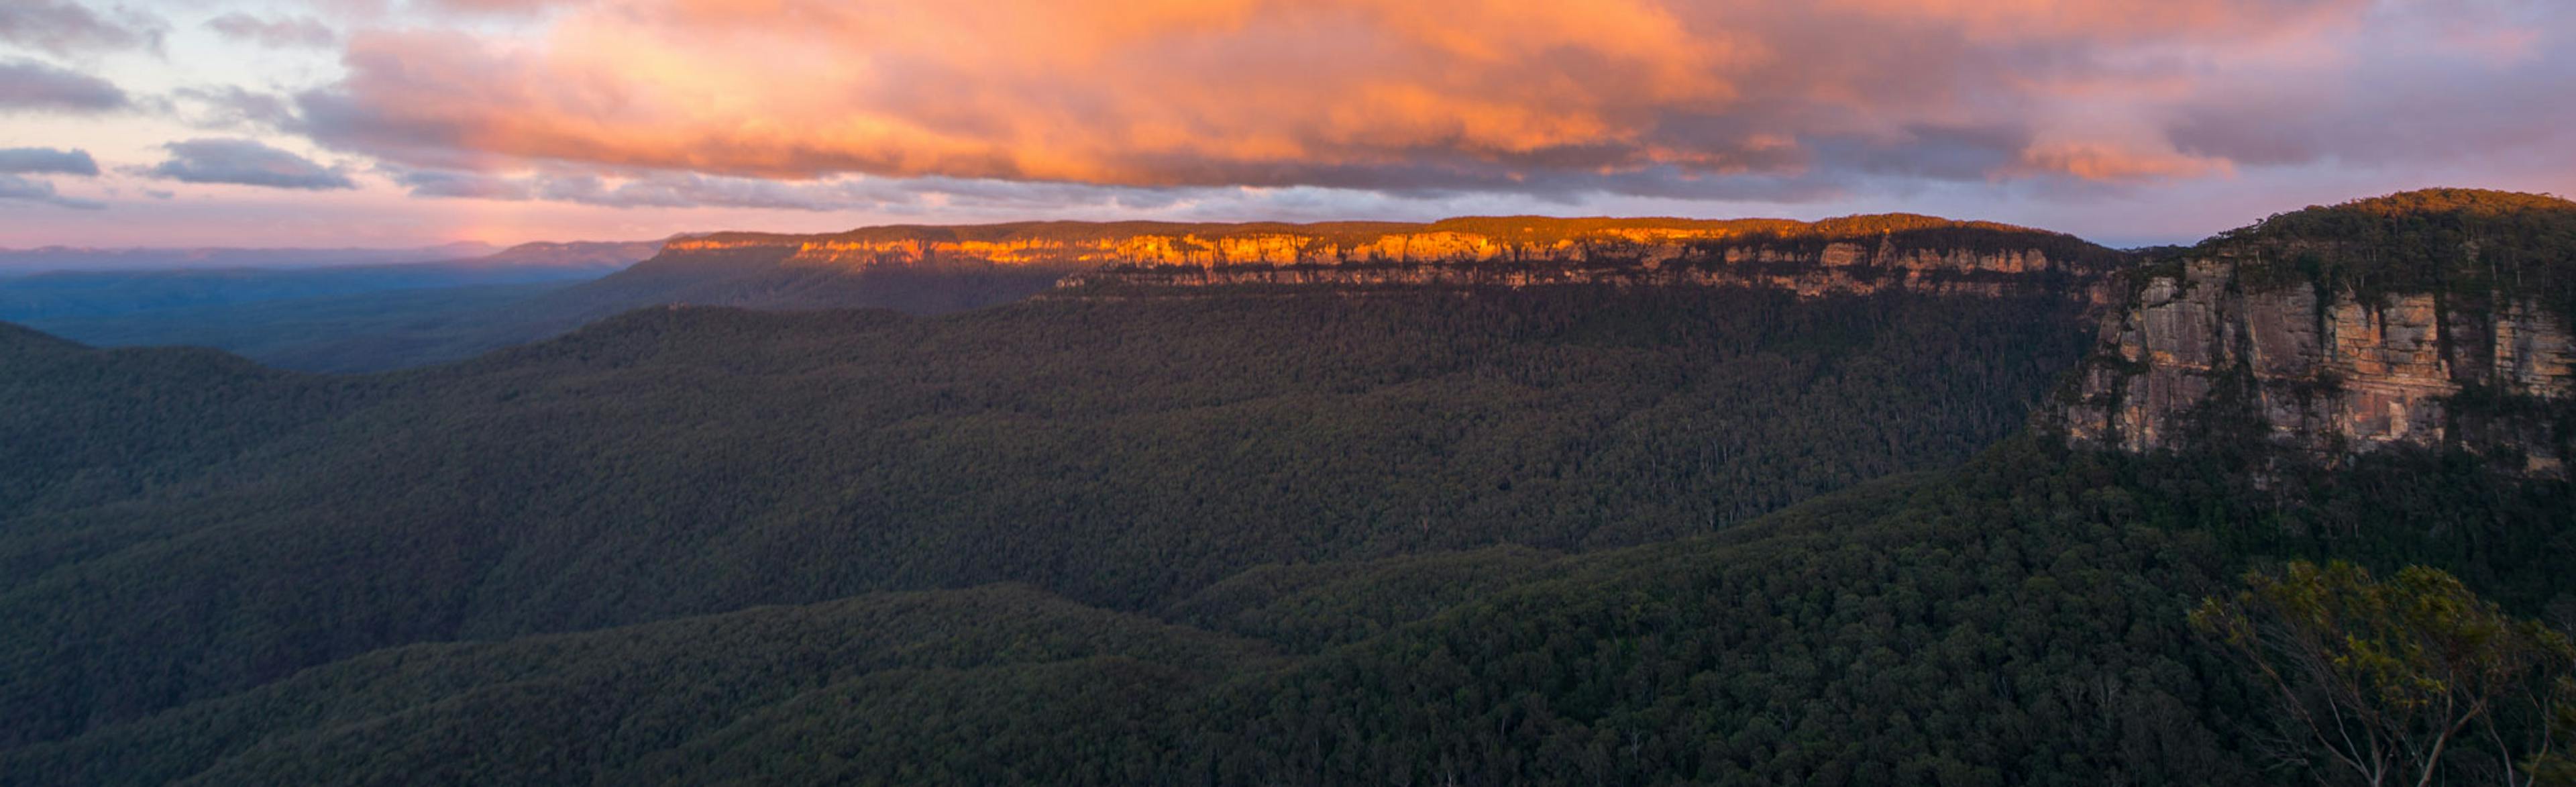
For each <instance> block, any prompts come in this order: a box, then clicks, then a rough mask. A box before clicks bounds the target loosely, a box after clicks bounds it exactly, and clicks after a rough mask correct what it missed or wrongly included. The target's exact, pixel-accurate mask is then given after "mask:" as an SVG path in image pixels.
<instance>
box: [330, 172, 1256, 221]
mask: <svg viewBox="0 0 2576 787" xmlns="http://www.w3.org/2000/svg"><path fill="white" fill-rule="evenodd" d="M378 172H380V173H381V174H383V175H385V176H386V177H387V178H390V179H392V180H393V181H394V183H396V184H397V185H401V186H403V187H404V188H406V189H408V190H409V191H410V194H411V196H414V197H433V198H459V199H487V200H504V201H525V200H546V201H553V202H571V203H579V204H584V205H597V206H601V207H611V208H700V207H721V208H755V209H769V210H804V211H837V210H857V209H868V210H891V211H898V212H901V211H906V210H912V209H921V208H927V207H931V206H940V207H962V208H978V209H990V208H1013V207H1016V208H1034V209H1047V208H1065V207H1072V206H1081V205H1102V206H1124V207H1131V208H1154V207H1162V206H1165V205H1169V204H1172V203H1174V202H1176V201H1177V200H1179V199H1181V196H1179V195H1182V194H1185V193H1190V194H1202V193H1205V192H1210V191H1215V190H1214V189H1151V188H1128V187H1114V186H1091V185H1084V184H1069V183H1023V182H1012V181H995V180H963V179H956V178H942V177H926V178H902V179H887V178H870V177H865V176H842V177H832V178H820V179H813V180H801V181H782V180H769V179H763V178H747V177H733V176H722V175H702V174H698V173H693V172H677V171H627V172H578V171H561V172H542V173H531V174H523V175H500V174H492V173H481V172H460V171H452V170H435V169H412V168H407V167H401V166H390V165H389V166H383V167H379V168H378Z"/></svg>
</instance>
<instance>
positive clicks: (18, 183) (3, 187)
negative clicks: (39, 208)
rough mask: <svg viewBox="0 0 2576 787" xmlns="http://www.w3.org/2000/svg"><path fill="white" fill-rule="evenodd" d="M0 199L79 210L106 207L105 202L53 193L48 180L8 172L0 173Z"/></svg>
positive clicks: (52, 187) (51, 185)
mask: <svg viewBox="0 0 2576 787" xmlns="http://www.w3.org/2000/svg"><path fill="white" fill-rule="evenodd" d="M0 200H12V201H18V202H37V203H43V204H46V205H54V206H57V207H64V208H75V209H79V210H98V209H100V208H105V207H107V204H106V203H102V202H97V201H94V200H85V199H73V198H70V197H64V196H61V195H58V194H55V193H54V184H52V183H50V182H47V181H43V180H38V179H35V178H26V177H19V176H17V175H9V174H0Z"/></svg>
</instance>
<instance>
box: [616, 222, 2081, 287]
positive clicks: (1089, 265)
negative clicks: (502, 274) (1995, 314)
mask: <svg viewBox="0 0 2576 787" xmlns="http://www.w3.org/2000/svg"><path fill="white" fill-rule="evenodd" d="M664 254H665V256H666V257H672V258H675V259H674V260H671V261H667V263H666V264H678V263H679V259H677V258H688V257H705V256H728V257H732V258H735V259H740V258H741V256H742V255H754V256H757V257H760V258H762V259H765V260H769V261H772V262H774V264H776V265H778V266H781V267H785V268H799V269H826V270H858V269H868V268H881V267H889V266H895V267H914V268H954V267H967V268H976V267H1008V268H1039V269H1051V270H1060V271H1062V272H1063V273H1064V274H1065V278H1064V279H1063V282H1062V284H1063V291H1061V292H1059V293H1058V294H1059V295H1080V294H1083V293H1094V292H1099V291H1103V290H1111V289H1117V290H1128V291H1132V290H1135V289H1138V288H1155V289H1162V288H1194V287H1207V286H1224V285H1256V286H1300V287H1382V286H1500V287H1528V286H1544V285H1566V284H1622V285H1662V286H1758V287H1773V288H1780V289H1787V290H1793V291H1797V292H1800V293H1805V294H1811V295H1812V294H1824V293H1869V292H1876V291H1880V290H1884V289H1890V288H1896V289H1904V290H1909V291H1921V292H1941V293H1956V294H1984V295H1996V294H2003V293H2006V292H2018V291H2029V290H2035V289H2038V288H2047V289H2051V290H2054V289H2058V288H2064V287H2067V286H2070V284H2072V285H2077V286H2080V285H2081V284H2082V283H2084V282H2089V281H2092V280H2095V279H2098V278H2099V277H2101V276H2102V275H2104V274H2106V273H2108V272H2109V271H2110V270H2111V269H2112V267H2114V266H2115V265H2116V261H2117V259H2118V255H2116V254H2114V253H2112V252H2109V251H2107V250H2104V249H2101V248H2100V247H2096V246H2093V245H2091V244H2088V243H2085V242H2083V241H2081V240H2077V239H2075V238H2072V237H2069V236H2065V235H2059V234H2055V233H2046V232H2039V231H2035V230H2028V229H2023V228H2018V227H2009V226H2005V225H1998V224H1984V223H1970V222H1953V221H1947V220H1942V219H1933V218H1928V217H1921V216H1906V215H1893V216H1867V217H1853V218H1848V219H1836V220H1831V221H1826V222H1818V223H1812V224H1811V223H1801V222H1790V221H1779V220H1764V219H1756V220H1740V221H1693V220H1684V219H1554V218H1540V217H1500V218H1464V219H1450V220H1447V221H1441V222H1436V223H1432V224H1396V223H1383V222H1349V223H1331V224H1305V225H1295V224H1166V223H1153V222H1125V223H1108V224H1089V223H1076V222H1045V223H1027V224H1001V225H983V226H969V227H876V228H868V229H862V230H856V231H852V232H848V233H840V234H835V235H816V236H792V235H753V234H724V235H714V236H708V237H703V238H691V239H680V240H674V241H672V242H671V243H670V244H669V245H668V246H667V247H666V248H665V251H664Z"/></svg>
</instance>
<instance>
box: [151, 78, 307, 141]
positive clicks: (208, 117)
mask: <svg viewBox="0 0 2576 787" xmlns="http://www.w3.org/2000/svg"><path fill="white" fill-rule="evenodd" d="M170 98H171V99H172V100H173V101H172V103H173V104H174V106H175V107H184V108H186V112H185V113H184V117H183V119H185V120H186V121H187V122H188V123H190V124H191V125H195V126H197V127H200V128H219V129H249V130H265V129H280V128H285V127H287V126H289V125H290V124H293V123H294V122H295V109H294V108H293V107H292V106H290V105H289V103H288V100H287V98H286V97H285V96H281V95H278V94H275V93H262V92H259V91H255V90H248V89H244V88H242V87H240V86H237V85H220V86H214V87H183V88H179V89H178V90H175V91H171V93H170Z"/></svg>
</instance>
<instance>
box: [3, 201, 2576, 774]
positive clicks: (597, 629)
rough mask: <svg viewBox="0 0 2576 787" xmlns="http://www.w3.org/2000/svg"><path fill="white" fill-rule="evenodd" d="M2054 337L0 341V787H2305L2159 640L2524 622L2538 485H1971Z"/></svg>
mask: <svg viewBox="0 0 2576 787" xmlns="http://www.w3.org/2000/svg"><path fill="white" fill-rule="evenodd" d="M1890 231H1894V230H1890ZM2070 295H2071V294H2070V293H2059V294H2058V295H2057V296H2056V297H2022V298H2008V299H2000V300H1987V299H1972V298H1960V297H1938V296H1926V295H1919V294H1911V295H1910V294H1904V293H1900V292H1887V293H1882V294H1879V295H1874V296H1868V297H1855V296H1843V297H1825V298H1810V299H1801V298H1798V297H1795V296H1793V295H1790V294H1788V293H1784V292H1774V291H1764V290H1756V289H1728V288H1693V289H1689V290H1671V289H1653V288H1606V287H1605V288H1589V287H1547V288H1532V289H1524V290H1499V289H1492V290H1489V289H1476V288H1439V289H1426V288H1410V289H1408V288H1402V287H1392V288H1377V289H1370V290H1365V291H1358V290H1315V289H1302V290H1301V289H1296V288H1257V289H1238V288H1225V287H1218V288H1212V289H1207V290H1199V291H1193V292H1189V293H1167V294H1165V297H1152V298H1128V299H1113V298H1098V299H1084V298H1057V299H1041V300H1038V301H1033V302H1027V303H1021V304H1016V305H1012V306H1008V307H1004V308H998V309H990V310H984V311H977V312H970V313H966V314H958V315H950V316H945V317H936V318H921V317H907V316H904V315H900V314H895V313H891V312H853V311H836V312H814V313H800V314H763V313H755V312H746V311H739V310H733V309H708V308H667V309H651V310H645V311H641V312H634V313H629V314H626V315H623V316H621V317H618V318H616V319H612V320H609V321H607V322H604V323H602V324H599V325H595V326H592V327H590V328H587V329H584V330H581V331H577V332H574V333H572V334H570V335H568V336H566V337H563V338H562V339H559V340H555V341H551V342H545V343H541V344H537V345H533V346H528V347H522V348H517V349H512V350H507V351H504V352H500V353H495V354H493V355H489V356H486V357H483V358H480V359H477V360H474V361H471V362H467V363H463V364H458V365H454V366H448V367H439V368H433V369H426V370H419V371H414V372H406V373H398V374H389V375H376V376H363V377H315V376H306V375H296V374H288V373H281V372H276V371H273V370H267V369H262V368H259V367H256V366H253V365H250V364H246V363H243V362H241V361H239V359H234V358H230V357H227V356H223V355H220V354H216V353H208V352H197V351H188V352H147V351H112V352H111V351H98V350H92V349H88V348H84V347H80V346H78V345H74V344H70V343H66V342H62V341H59V340H55V339H52V338H50V337H46V336H43V335H40V334H35V333H32V332H25V331H17V330H10V329H0V364H7V365H9V366H10V367H11V368H25V369H30V370H35V371H37V372H39V373H38V374H34V375H31V376H28V377H26V378H23V379H8V380H0V386H5V387H0V394H4V395H6V396H8V397H9V398H10V400H11V401H13V402H18V403H21V404H22V405H23V406H22V407H19V408H16V409H11V410H0V436H6V437H9V438H11V439H10V441H9V442H7V443H0V461H5V462H6V464H5V465H0V477H5V478H9V479H11V485H10V486H7V487H5V488H0V489H5V496H0V560H5V561H6V562H5V567H6V568H7V569H8V570H7V571H5V572H0V630H5V631H10V632H23V633H26V634H27V635H26V636H17V637H12V638H8V639H7V640H6V641H0V706H5V707H8V708H10V709H11V713H9V714H8V715H5V716H0V783H11V784H15V783H38V784H49V783H83V784H90V783H105V784H129V783H130V784H144V783H164V782H169V781H176V780H194V781H196V782H199V783H215V784H225V783H241V784H265V783H391V782H400V783H423V782H428V783H493V782H591V783H614V784H634V783H708V782H722V781H740V782H764V783H813V782H855V783H977V784H994V783H1048V784H1059V783H1102V784H1106V783H1115V784H1140V783H1163V784H1219V783H1228V784H1230V783H1244V782H1282V781H1285V782H1298V783H1403V784H1422V783H1560V782H1580V783H1596V784H1605V783H1672V782H1703V783H1719V784H1925V785H1961V784H1967V785H2022V784H2068V785H2073V784H2083V785H2095V784H2159V783H2194V784H2259V783H2284V784H2287V783H2315V782H2319V781H2323V782H2324V783H2340V782H2337V781H2336V779H2338V778H2341V777H2340V776H2339V775H2338V773H2337V772H2336V771H2334V770H2333V769H2332V767H2331V764H2330V763H2326V762H2324V761H2323V760H2320V759H2317V756H2319V755H2320V752H2318V751H2316V750H2314V749H2312V748H2301V747H2300V746H2298V745H2295V744H2296V743H2297V742H2296V741H2293V740H2290V739H2287V738H2284V737H2283V735H2284V731H2285V730H2289V729H2292V728H2291V727H2289V726H2287V725H2286V724H2285V722H2288V721H2291V720H2290V719H2288V718H2286V717H2285V715H2284V714H2285V713H2289V712H2290V710H2289V708H2292V707H2295V706H2287V707H2285V706H2284V705H2283V704H2282V703H2280V702H2279V701H2278V698H2277V697H2276V696H2275V695H2276V694H2277V693H2278V692H2276V691H2274V689H2275V688H2276V684H2272V683H2266V682H2265V681H2264V679H2263V678H2262V676H2260V675H2259V674H2257V673H2255V672H2254V671H2251V670H2249V669H2248V668H2247V666H2246V665H2245V664H2244V663H2243V662H2242V661H2240V660H2238V659H2236V658H2235V657H2234V656H2233V655H2232V654H2231V651H2230V650H2229V648H2228V647H2226V645H2225V643H2224V642H2221V641H2218V640H2219V639H2221V638H2215V637H2213V636H2212V635H2211V634H2209V633H2207V632H2204V631H2196V630H2195V629H2194V628H2193V627H2192V625H2191V623H2190V620H2191V618H2190V614H2189V613H2190V612H2191V610H2193V609H2194V608H2195V607H2200V606H2201V605H2202V604H2203V600H2204V599H2209V598H2226V597H2229V596H2230V594H2232V593H2234V592H2235V590H2236V589H2237V587H2238V580H2237V579H2236V578H2237V577H2240V576H2246V575H2248V570H2249V569H2251V570H2253V571H2254V572H2256V573H2254V574H2253V576H2258V577H2259V576H2265V575H2267V574H2265V573H2263V572H2270V571H2272V570H2273V569H2274V567H2276V566H2278V565H2279V564H2280V563H2282V562H2283V561H2292V560H2324V561H2331V560H2340V561H2348V562H2350V563H2352V564H2354V565H2357V566H2361V567H2366V568H2368V569H2369V570H2371V571H2373V572H2376V573H2378V574H2379V575H2381V576H2397V577H2410V578H2416V579H2421V578H2424V577H2432V576H2435V575H2433V574H2431V573H2430V571H2432V570H2434V569H2439V570H2441V571H2446V572H2448V573H2449V575H2453V576H2456V577H2458V579H2459V581H2460V584H2459V585H2458V586H2457V588H2456V589H2457V590H2458V591H2459V592H2451V590H2452V589H2453V588H2452V586H2449V585H2444V584H2442V582H2436V581H2422V582H2416V584H2418V585H2421V586H2424V587H2439V588H2441V589H2443V591H2444V592H2442V593H2438V594H2433V595H2432V596H2431V597H2437V598H2440V599H2446V600H2447V601H2445V602H2444V603H2448V604H2452V605H2453V606H2454V607H2456V608H2458V609H2462V610H2473V611H2476V612H2477V615H2476V616H2475V617H2477V619H2479V620H2488V621H2491V622H2498V621H2500V622H2499V623H2497V626H2504V627H2509V628H2512V629H2513V630H2516V631H2524V632H2534V631H2538V629H2537V628H2535V627H2531V626H2528V625H2526V624H2524V623H2522V622H2521V621H2525V620H2531V619H2537V620H2540V621H2542V622H2543V623H2545V624H2547V625H2551V626H2555V627H2557V628H2558V629H2560V630H2562V631H2563V630H2566V629H2568V628H2570V625H2571V624H2576V573H2571V572H2568V571H2565V570H2564V568H2565V567H2566V566H2568V565H2571V564H2576V517H2571V516H2570V514H2569V512H2571V511H2576V488H2572V487H2571V485H2570V484H2569V483H2568V482H2567V481H2565V480H2563V479H2560V478H2554V477H2548V476H2532V477H2515V476H2510V475H2500V474H2498V473H2496V472H2494V471H2493V468H2492V467H2490V465H2489V463H2486V462H2483V461H2480V460H2479V459H2477V458H2476V457H2473V456H2469V455H2467V454H2466V453H2464V452H2460V451H2457V450H2454V449H2452V448H2448V447H2444V446H2440V445H2435V446H2429V447H2428V446H2392V447H2389V448H2388V449H2387V450H2382V451H2375V452H2371V453H2368V454H2365V455H2360V456H2357V457H2352V458H2349V459H2347V460H2344V461H2341V462H2340V463H2339V464H2337V465H2335V466H2330V467H2329V466H2290V465H2283V464H2281V463H2279V462H2278V461H2277V457H2273V456H2270V455H2268V454H2266V453H2265V452H2262V451H2259V450H2256V449H2257V448H2258V447H2259V446H2258V444H2259V443H2260V441H2261V439H2262V438H2261V432H2260V430H2257V429H2252V428H2249V427H2248V424H2247V422H2246V421H2244V420H2243V413H2241V412H2234V411H2224V410H2209V411H2204V412H2200V413H2197V414H2196V415H2195V417H2194V418H2193V419H2191V420H2190V422H2189V425H2190V426H2191V428H2193V429H2198V430H2201V431H2198V432H2193V433H2190V434H2187V435H2185V437H2186V439H2181V440H2177V441H2175V442H2173V443H2171V444H2168V445H2167V446H2166V447H2164V448H2162V449H2159V450H2154V451H2145V452H2141V453H2135V454H2123V453H2117V452H2103V451H2095V450H2090V449H2078V448H2071V447H2069V445H2068V444H2066V443H2064V442H2061V441H2058V440H2056V439H2054V438H2053V437H2052V436H2051V435H2047V434H2044V433H2039V432H2031V431H2022V432H2021V433H2020V434H2019V435H2018V436H2012V437H2006V436H2007V435H2010V434H2013V433H2015V432H2016V431H2017V430H2018V429H2019V427H2020V426H2021V424H2023V423H2024V419H2025V417H2026V416H2027V415H2028V413H2029V410H2030V407H2031V404H2032V403H2033V402H2036V401H2040V400H2042V399H2043V397H2044V396H2045V395H2046V394H2047V393H2048V392H2049V391H2050V390H2051V389H2052V388H2053V387H2055V386H2056V385H2057V381H2058V379H2059V377H2060V374H2059V373H2060V372H2061V371H2062V370H2064V369H2065V368H2067V366H2068V365H2069V364H2070V363H2071V362H2072V360H2073V358H2074V356H2075V354H2076V352H2077V351H2078V349H2079V347H2080V346H2081V344H2082V343H2083V342H2082V338H2081V336H2080V330H2079V326H2078V323H2079V322H2081V321H2080V320H2079V319H2078V316H2079V314H2080V312H2081V310H2082V307H2083V299H2081V298H2078V297H2069V296H2070ZM2528 404H2530V405H2531V406H2536V407H2550V408H2559V409H2561V410H2564V409H2565V408H2566V407H2567V402H2566V400H2564V399H2554V400H2551V399H2541V400H2536V401H2534V402H2530V403H2528ZM92 430H95V431H96V432H97V434H99V435H102V436H103V437H100V438H90V437H87V436H85V435H86V434H87V433H88V432H89V431H92ZM129 432H130V433H129ZM1998 439H2000V440H2001V442H2000V443H1997V442H1995V441H1997V440H1998ZM1981 448H1982V450H1981ZM1873 479H1874V480H1873ZM2289 573H2291V574H2292V575H2296V574H2297V569H2292V570H2291V571H2290V572H2289ZM2409 581H2415V580H2409ZM2443 581H2447V580H2443ZM2258 587H2259V586H2258ZM2470 591H2474V593H2475V594H2476V595H2475V596H2471V595H2469V592H2470ZM2480 598H2483V599H2489V600H2493V601H2494V602H2496V603H2497V604H2498V605H2499V606H2497V607H2494V608H2489V607H2486V606H2485V603H2486V602H2485V601H2481V600H2478V599H2480ZM2432 612H2436V613H2438V612H2440V610H2432ZM2408 614H2415V613H2414V612H2409V613H2408ZM2419 617H2420V616H2419ZM2462 619H2467V618H2462ZM2434 622H2437V623H2438V622H2441V621H2439V620H2436V621H2434ZM2481 625H2484V624H2481ZM2383 628H2385V627H2383ZM2431 628H2433V629H2439V628H2440V627H2438V626H2436V627H2431ZM2489 628H2495V626H2490V627H2489ZM2321 631H2323V634H2321V635H2320V640H2319V641H2324V640H2323V639H2322V637H2323V636H2330V635H2331V634H2333V633H2334V632H2333V631H2332V630H2321ZM2379 633H2381V634H2388V633H2389V632H2385V631H2383V632H2379ZM2404 634H2405V632H2396V633H2395V634H2391V635H2389V636H2379V637H2377V638H2376V639H2372V640H2370V641H2374V642H2376V641H2406V640H2405V638H2404V636H2403V635H2404ZM2375 636H2376V635H2375ZM2532 639H2533V640H2534V641H2541V640H2545V639H2546V637H2541V636H2537V635H2535V636H2534V637H2532ZM2551 652H2556V651H2551ZM2553 664H2554V662H2553ZM2552 668H2553V669H2555V668H2557V667H2555V666H2553V667H2552ZM2392 674H2393V673H2392ZM2528 677H2534V678H2542V679H2545V678H2549V677H2551V676H2550V675H2547V674H2541V673H2538V672H2535V673H2533V674H2532V675H2530V676H2528ZM2535 685H2554V684H2535ZM2539 707H2542V706H2538V705H2534V706H2530V710H2529V712H2518V713H2517V714H2515V715H2513V716H2512V718H2511V719H2510V720H2509V721H2507V722H2505V724H2507V725H2509V726H2510V727H2511V729H2498V730H2494V732H2496V736H2495V740H2497V741H2506V740H2508V739H2511V740H2529V739H2531V736H2534V735H2536V733H2537V732H2538V731H2539V730H2541V729H2544V728H2545V727H2543V726H2542V721H2543V720H2544V718H2545V717H2546V714H2543V713H2540V712H2538V711H2537V708H2539ZM2560 710H2564V708H2561V709H2560ZM2499 718H2502V717H2499ZM2482 729H2483V728H2482ZM2548 748H2552V747H2543V749H2544V750H2545V749H2548ZM2555 748H2560V749H2563V747H2555ZM2445 751H2446V754H2445V757H2447V758H2448V759H2446V760H2445V761H2444V762H2443V763H2442V764H2441V765H2440V767H2439V770H2440V772H2441V773H2442V774H2445V775H2446V776H2448V777H2449V778H2452V779H2454V780H2455V781H2456V782H2458V783H2491V782H2504V781H2507V779H2506V778H2504V776H2505V773H2504V771H2505V769H2506V768H2507V767H2508V765H2507V763H2508V761H2509V760H2512V759H2513V758H2514V757H2517V756H2521V754H2524V753H2528V752H2529V751H2532V750H2531V749H2528V748H2516V747H2514V746H2511V745H2507V744H2505V743H2494V744H2491V743H2488V742H2486V740H2485V739H2483V738H2482V739H2478V740H2466V739H2464V740H2461V741H2458V742H2456V744H2455V745H2450V746H2448V748H2446V749H2445ZM2556 756H2563V752H2562V753H2561V754H2560V755H2556ZM2536 764H2537V766H2538V767H2537V768H2536V769H2535V771H2536V772H2544V773H2549V772H2561V771H2563V765H2562V764H2559V763H2558V762H2556V761H2555V760H2551V761H2546V762H2538V763H2536ZM2513 767H2519V766H2518V765H2517V766H2513ZM2554 769H2555V770H2554Z"/></svg>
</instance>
